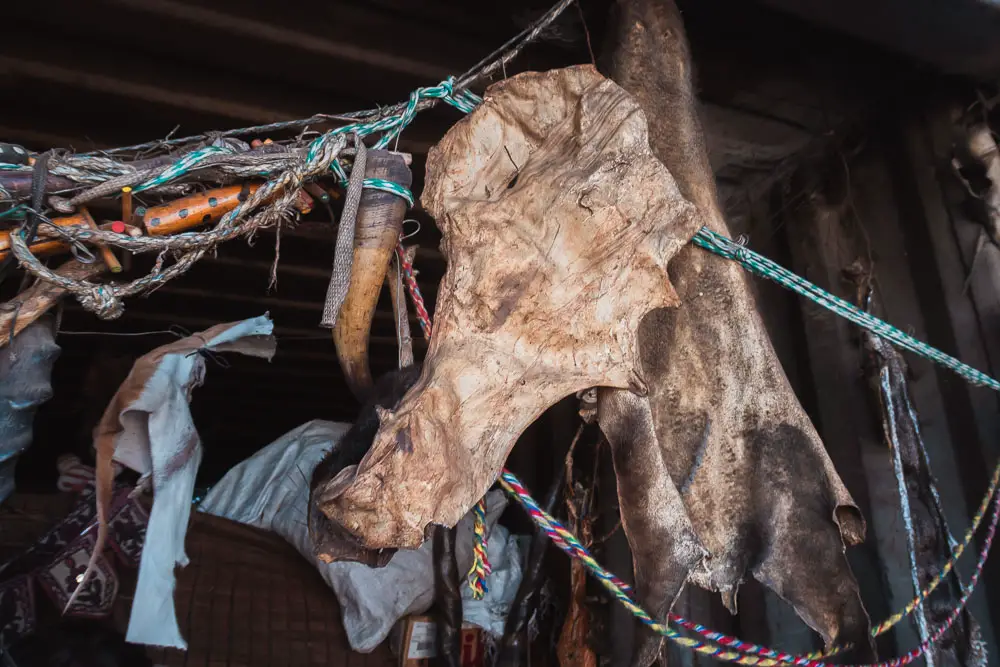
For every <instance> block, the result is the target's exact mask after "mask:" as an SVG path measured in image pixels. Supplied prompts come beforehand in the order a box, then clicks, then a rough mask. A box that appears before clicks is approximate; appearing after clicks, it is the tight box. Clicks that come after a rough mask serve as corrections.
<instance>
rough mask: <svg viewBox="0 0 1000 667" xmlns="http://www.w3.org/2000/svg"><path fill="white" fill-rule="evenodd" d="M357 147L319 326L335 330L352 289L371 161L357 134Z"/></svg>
mask: <svg viewBox="0 0 1000 667" xmlns="http://www.w3.org/2000/svg"><path fill="white" fill-rule="evenodd" d="M354 145H355V148H356V150H357V153H356V154H355V156H354V165H353V166H352V167H351V177H350V180H349V181H348V183H347V196H346V197H345V199H344V212H343V213H342V214H341V215H340V228H339V229H338V230H337V245H336V248H335V249H334V252H333V272H332V273H331V274H330V284H329V285H328V286H327V288H326V302H325V303H324V304H323V319H321V320H320V326H323V327H326V328H328V329H332V328H333V327H334V325H336V324H337V316H338V315H339V314H340V307H341V306H342V305H344V299H346V298H347V289H348V288H349V287H350V286H351V270H352V268H353V264H354V231H355V228H356V227H357V220H358V208H359V206H360V204H361V192H362V190H363V187H364V181H365V163H366V162H367V161H368V150H367V149H366V148H365V144H364V142H362V141H361V138H360V137H359V136H358V135H354Z"/></svg>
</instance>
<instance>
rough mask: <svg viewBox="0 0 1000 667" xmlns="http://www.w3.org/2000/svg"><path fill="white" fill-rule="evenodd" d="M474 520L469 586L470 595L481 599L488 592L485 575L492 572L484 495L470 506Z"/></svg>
mask: <svg viewBox="0 0 1000 667" xmlns="http://www.w3.org/2000/svg"><path fill="white" fill-rule="evenodd" d="M472 514H473V517H474V522H473V526H472V534H473V537H474V538H475V540H474V542H473V545H472V567H471V568H469V574H468V579H469V588H470V589H471V590H472V597H473V598H474V599H476V600H482V599H483V596H484V595H486V593H488V592H489V588H487V586H486V577H487V575H489V573H490V572H492V570H493V568H492V567H490V559H489V556H488V555H487V554H486V546H487V538H488V536H487V534H486V496H483V497H482V498H481V499H480V500H479V502H478V503H476V506H475V507H473V508H472Z"/></svg>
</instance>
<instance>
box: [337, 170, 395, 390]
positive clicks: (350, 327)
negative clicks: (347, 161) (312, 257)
mask: <svg viewBox="0 0 1000 667" xmlns="http://www.w3.org/2000/svg"><path fill="white" fill-rule="evenodd" d="M365 178H381V179H383V180H386V181H392V182H393V183H398V184H399V185H403V186H405V187H407V188H408V187H410V185H411V183H412V181H413V177H412V175H411V174H410V169H409V167H407V166H406V162H405V160H404V158H403V156H402V155H400V154H399V153H390V152H389V151H385V150H371V151H368V159H367V165H366V168H365ZM405 215H406V202H405V201H404V200H403V199H402V198H400V197H398V196H396V195H394V194H391V193H389V192H384V191H382V190H376V189H374V188H365V190H364V191H363V194H362V195H361V203H360V205H359V207H358V218H357V227H356V231H355V235H354V262H353V264H352V267H353V268H352V271H351V282H350V286H349V287H348V290H347V296H346V298H345V299H344V303H343V305H342V306H341V308H340V314H339V315H338V317H337V323H336V325H335V326H334V329H333V342H334V344H335V345H336V347H337V358H338V359H339V360H340V367H341V368H342V369H344V375H345V376H346V378H347V384H348V386H349V387H350V388H351V391H352V392H353V393H354V395H355V396H356V397H357V398H358V399H359V400H361V401H363V400H364V399H365V398H366V397H367V396H368V393H369V392H370V391H371V388H372V376H371V371H370V370H369V368H368V334H369V333H370V332H371V325H372V318H373V317H374V315H375V306H376V304H377V303H378V296H379V292H380V291H381V289H382V283H383V281H384V280H385V275H386V273H387V272H388V269H389V260H390V259H391V258H392V252H393V249H394V248H395V247H396V244H397V243H398V242H399V234H400V232H401V231H402V228H403V217H404V216H405Z"/></svg>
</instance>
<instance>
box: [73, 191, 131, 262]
mask: <svg viewBox="0 0 1000 667" xmlns="http://www.w3.org/2000/svg"><path fill="white" fill-rule="evenodd" d="M80 213H81V214H82V215H83V216H84V217H85V218H86V219H87V226H88V227H90V228H91V229H93V230H97V223H96V222H94V218H93V217H92V216H91V215H90V211H88V210H87V209H86V207H84V206H81V207H80ZM94 245H96V246H97V249H98V250H100V251H101V257H103V258H104V264H105V266H107V267H108V269H110V270H111V273H121V272H122V265H121V264H119V263H118V258H117V257H115V253H113V252H112V251H111V248H109V247H108V246H107V245H106V244H104V243H95V244H94Z"/></svg>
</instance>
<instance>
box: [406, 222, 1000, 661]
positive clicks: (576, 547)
mask: <svg viewBox="0 0 1000 667" xmlns="http://www.w3.org/2000/svg"><path fill="white" fill-rule="evenodd" d="M705 231H707V230H704V229H703V230H702V232H705ZM700 233H701V232H700ZM709 238H710V239H711V240H712V241H713V242H715V243H719V244H721V241H720V240H719V239H724V240H725V241H729V239H725V237H722V236H721V235H717V234H714V233H713V236H712V237H709ZM729 243H730V244H732V245H734V246H736V245H737V244H735V243H733V242H732V241H729ZM699 245H701V244H700V243H699ZM739 247H741V248H742V246H739ZM728 250H729V251H730V252H732V253H733V256H732V257H730V259H738V258H737V257H736V256H735V253H734V252H733V251H732V249H728ZM743 250H746V249H745V248H744V249H743ZM747 252H751V251H747ZM754 255H756V253H754ZM744 256H745V255H744ZM756 257H757V258H758V259H757V260H756V261H757V262H758V263H760V261H761V260H763V261H764V262H769V260H764V259H763V258H761V257H760V256H759V255H757V256H756ZM741 263H742V262H741ZM764 266H769V264H764ZM412 273H413V270H412V266H407V267H404V274H405V275H406V276H407V277H408V280H407V281H406V285H407V289H408V291H409V293H410V298H411V300H412V301H413V305H414V308H415V310H416V311H417V313H418V315H417V318H418V321H419V322H420V325H421V327H422V328H423V329H424V334H425V336H427V337H430V331H431V320H430V316H429V315H428V314H427V310H426V308H425V307H424V300H423V296H422V295H421V293H420V287H419V286H418V285H417V283H416V280H414V279H413V278H412ZM768 277H772V276H770V275H769V276H768ZM796 278H798V277H797V276H796ZM798 280H799V281H801V283H802V284H803V285H804V286H808V287H803V289H804V290H805V291H807V292H810V293H812V290H817V291H819V292H822V290H820V288H819V287H817V286H815V285H812V284H811V283H808V282H807V281H805V280H802V279H801V278H798ZM779 282H780V281H779ZM800 286H801V285H800ZM796 291H798V290H796ZM821 305H825V304H822V303H821ZM838 308H840V309H844V310H848V309H852V308H854V307H853V306H852V305H851V304H848V303H847V302H842V303H840V304H838ZM855 310H856V309H855ZM834 312H838V311H834ZM838 314H841V313H840V312H838ZM865 315H866V316H867V314H865ZM867 317H868V318H870V319H871V320H874V321H875V323H876V326H875V328H873V327H871V326H869V323H868V322H860V323H859V324H860V325H861V326H864V327H865V328H866V329H869V330H873V331H874V332H875V333H879V332H880V331H885V330H888V329H893V327H892V326H891V325H889V324H888V323H886V322H883V321H882V320H878V319H877V318H874V317H871V316H867ZM849 319H852V318H849ZM852 321H855V320H854V319H852ZM903 335H904V336H905V334H903ZM917 342H918V343H919V344H920V346H923V347H926V348H929V347H930V346H927V345H926V344H924V343H921V342H920V341H917ZM907 349H909V348H907ZM930 349H932V350H933V348H930ZM934 352H937V354H939V355H941V356H947V355H944V354H943V353H941V352H939V351H937V350H934ZM948 358H949V359H950V357H948ZM955 361H956V363H960V362H957V360H955ZM973 370H974V369H973ZM975 372H976V373H978V371H975ZM984 377H985V376H984ZM990 379H992V378H990ZM993 382H995V380H994V381H993ZM984 384H985V383H984ZM987 386H990V385H987ZM499 482H500V485H501V487H503V489H504V490H505V491H506V492H507V493H508V494H509V495H511V496H512V497H513V498H514V499H516V500H517V501H518V502H519V503H520V504H521V506H522V507H524V508H525V510H526V511H527V512H528V514H529V516H531V518H532V520H533V521H534V522H535V523H536V525H538V527H539V528H541V529H542V530H543V531H544V532H545V533H546V535H547V536H548V537H549V539H550V540H552V542H553V544H555V545H556V546H557V547H559V548H560V549H562V550H563V551H565V552H566V553H567V554H568V555H569V556H570V557H571V558H576V559H579V560H580V561H581V562H582V563H583V564H584V565H585V566H586V568H587V570H588V571H589V572H590V573H591V575H593V576H594V577H595V578H597V579H598V581H600V582H601V584H603V585H604V586H605V588H607V589H608V590H609V591H610V592H611V594H612V595H613V596H614V597H615V599H616V600H618V601H619V602H620V603H621V604H622V605H623V606H625V607H626V608H627V609H628V610H629V611H630V612H631V613H632V615H633V616H635V617H636V618H638V619H639V620H640V621H641V622H643V623H644V624H646V625H647V626H648V627H649V628H650V629H651V630H653V631H654V632H656V633H658V634H660V635H662V636H664V637H666V638H668V639H670V640H671V641H673V642H674V643H676V644H678V645H680V646H683V647H686V648H689V649H691V650H693V651H696V652H698V653H701V654H703V655H708V656H711V657H713V658H715V659H717V660H722V661H725V662H733V663H736V664H740V665H761V666H773V665H786V664H790V665H802V666H804V667H826V666H827V665H828V664H830V663H827V662H825V661H824V658H829V657H831V656H833V655H836V654H838V653H841V652H843V651H845V650H847V649H848V648H850V647H849V646H837V647H834V648H833V649H831V650H830V651H826V652H815V653H811V654H809V655H802V656H799V655H792V654H789V653H784V652H782V651H777V650H775V649H772V648H769V647H766V646H761V645H759V644H753V643H751V642H745V641H743V640H741V639H739V638H738V637H733V636H731V635H726V634H723V633H721V632H716V631H714V630H711V629H709V628H707V627H705V626H703V625H701V624H699V623H695V622H694V621H690V620H688V619H686V618H684V617H683V616H679V615H677V614H673V613H671V614H669V615H668V620H669V621H670V622H671V623H675V624H677V625H679V626H680V627H682V628H684V629H685V630H688V631H690V632H693V633H695V634H697V635H700V636H701V637H703V638H705V639H706V640H707V641H701V640H699V639H693V638H691V637H686V636H684V635H682V634H680V633H679V632H677V631H676V630H674V629H673V628H671V627H670V626H669V625H665V624H662V623H659V622H657V621H656V620H654V619H653V617H652V616H650V615H649V614H648V613H647V612H646V611H645V610H644V609H642V607H640V606H639V605H638V604H637V603H636V602H635V601H634V600H633V598H632V589H631V588H630V587H629V586H628V584H626V583H625V582H623V581H622V580H621V579H619V578H618V577H616V576H614V575H613V574H611V573H610V572H608V571H607V570H605V569H604V568H603V567H601V565H600V564H599V563H598V562H597V561H596V560H595V559H594V557H593V556H592V555H591V554H590V552H589V551H587V549H586V548H585V547H584V546H583V545H582V544H580V542H579V541H578V540H577V539H576V538H575V537H574V536H573V534H572V533H571V532H569V531H568V530H566V528H564V527H563V526H562V524H560V523H559V522H558V521H557V520H556V519H554V518H553V517H552V516H551V515H549V514H548V513H546V512H545V511H544V510H543V509H542V508H541V507H539V506H538V503H536V502H535V500H534V499H533V498H532V497H531V495H530V494H529V493H528V491H527V489H525V488H524V486H523V485H521V483H520V481H519V480H518V479H517V477H515V476H514V474H513V473H511V472H510V471H509V470H507V469H506V468H504V469H503V470H502V472H501V475H500V480H499ZM998 486H1000V464H998V465H997V467H996V468H995V469H994V471H993V477H992V479H991V480H990V486H989V488H988V489H987V491H986V494H985V496H984V497H983V500H982V502H981V503H980V506H979V509H978V511H977V512H976V515H975V517H974V518H973V520H972V525H971V526H970V527H969V529H968V530H967V531H966V533H965V537H964V539H963V540H962V542H961V543H960V544H959V545H957V546H956V548H955V549H954V551H953V553H952V556H951V558H950V559H949V560H948V561H947V562H946V563H945V564H944V567H942V569H941V572H939V573H938V574H937V575H936V576H935V577H934V578H933V579H932V580H931V582H930V583H929V584H928V585H927V586H926V587H925V588H924V589H923V590H921V591H919V592H918V593H917V595H916V596H915V597H914V598H913V600H911V601H910V602H909V603H908V604H907V605H906V606H905V607H904V608H903V609H902V610H900V611H899V612H898V613H896V614H893V615H892V616H890V617H889V618H887V619H886V620H885V621H883V622H882V623H879V624H878V625H877V626H875V627H874V628H872V636H873V637H878V636H880V635H882V634H885V633H886V632H888V631H889V630H890V629H891V628H892V627H894V626H895V625H897V624H898V623H900V622H901V621H902V620H903V619H905V618H906V617H907V616H909V615H910V614H911V613H913V610H914V609H915V608H916V607H917V606H918V605H920V604H922V603H923V601H924V600H926V599H927V597H928V596H929V595H930V594H931V593H933V592H934V591H935V590H936V589H937V587H938V586H939V585H940V584H941V582H942V581H944V579H945V578H946V577H947V576H948V575H949V574H950V573H951V572H952V570H953V569H954V567H955V564H956V563H957V562H958V560H959V558H960V557H961V556H962V554H963V553H964V552H965V549H966V548H967V547H968V546H969V544H970V543H971V542H972V540H973V538H974V537H975V534H976V532H977V531H978V529H979V527H980V525H981V523H982V520H983V518H984V517H985V515H986V512H987V510H988V509H989V506H990V504H991V502H993V512H992V514H991V516H990V524H989V528H988V530H987V534H986V539H985V541H984V543H983V546H982V549H981V550H980V553H979V559H978V561H977V563H976V569H975V572H974V573H973V575H972V577H971V578H970V580H969V583H968V584H967V585H966V586H965V587H963V591H964V592H963V595H962V597H961V599H960V600H959V602H958V604H957V605H956V606H955V608H954V609H953V610H952V612H951V614H950V615H949V616H948V619H947V620H946V621H945V623H944V624H943V625H942V626H941V627H940V628H938V629H937V630H936V631H935V632H934V633H933V634H932V635H931V636H930V637H929V638H928V639H927V640H926V641H925V642H922V643H921V644H920V645H919V646H918V647H917V648H915V649H913V650H912V651H910V652H908V653H906V654H904V655H902V656H899V657H898V658H894V659H892V660H888V661H884V662H879V663H873V664H871V665H859V666H857V667H901V666H902V665H908V664H910V663H912V662H913V661H915V660H916V659H918V658H919V657H920V656H922V655H923V654H924V653H926V652H927V651H928V650H929V649H930V647H932V646H933V645H934V644H935V643H936V642H937V641H939V640H940V639H941V637H942V636H943V635H944V633H946V632H947V631H948V630H949V629H950V628H951V626H952V625H953V624H954V622H955V620H956V619H957V618H958V617H959V615H960V614H961V612H962V610H963V609H964V608H965V606H966V604H967V603H968V600H969V597H970V596H971V595H972V592H973V590H974V589H975V587H976V585H977V584H978V582H979V578H980V576H981V575H982V571H983V566H984V565H985V564H986V559H987V557H988V556H989V551H990V546H991V545H992V543H993V538H994V536H995V534H996V528H997V523H998V520H1000V501H998V500H997V499H996V494H997V488H998ZM477 506H478V505H477ZM831 667H832V665H831Z"/></svg>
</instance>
